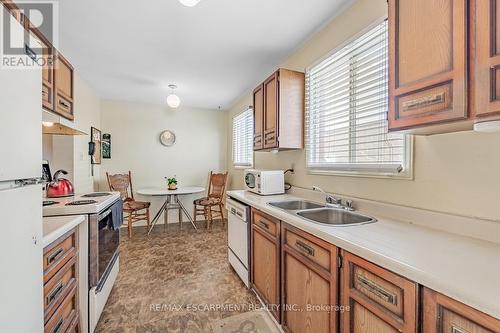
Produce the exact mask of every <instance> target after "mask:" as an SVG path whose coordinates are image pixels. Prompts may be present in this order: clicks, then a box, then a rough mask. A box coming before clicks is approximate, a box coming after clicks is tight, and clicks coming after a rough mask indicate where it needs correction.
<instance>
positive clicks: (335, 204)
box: [312, 186, 354, 211]
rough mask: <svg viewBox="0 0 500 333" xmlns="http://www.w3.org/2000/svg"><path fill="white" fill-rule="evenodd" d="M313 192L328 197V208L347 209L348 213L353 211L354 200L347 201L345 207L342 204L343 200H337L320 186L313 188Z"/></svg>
mask: <svg viewBox="0 0 500 333" xmlns="http://www.w3.org/2000/svg"><path fill="white" fill-rule="evenodd" d="M312 189H313V191H318V192H321V193H323V194H324V195H326V206H328V207H335V208H340V209H345V210H348V211H353V210H354V207H353V202H352V200H346V202H345V205H344V204H342V199H340V198H336V197H334V196H333V195H331V194H328V193H326V192H325V190H323V189H322V188H321V187H319V186H313V187H312Z"/></svg>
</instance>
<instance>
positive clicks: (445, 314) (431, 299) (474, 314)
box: [422, 288, 500, 333]
mask: <svg viewBox="0 0 500 333" xmlns="http://www.w3.org/2000/svg"><path fill="white" fill-rule="evenodd" d="M423 294H424V295H423V316H422V321H423V332H426V333H438V332H443V333H444V332H452V333H493V332H494V333H499V332H500V320H497V319H495V318H492V317H490V316H488V315H486V314H484V313H482V312H479V311H477V310H475V309H472V308H470V307H468V306H466V305H464V304H462V303H460V302H457V301H455V300H453V299H451V298H448V297H446V296H444V295H442V294H440V293H437V292H435V291H433V290H431V289H428V288H424V291H423Z"/></svg>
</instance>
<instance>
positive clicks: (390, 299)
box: [356, 274, 397, 305]
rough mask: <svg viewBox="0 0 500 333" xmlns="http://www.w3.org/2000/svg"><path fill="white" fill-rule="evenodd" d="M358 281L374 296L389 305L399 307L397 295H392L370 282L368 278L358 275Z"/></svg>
mask: <svg viewBox="0 0 500 333" xmlns="http://www.w3.org/2000/svg"><path fill="white" fill-rule="evenodd" d="M356 279H357V280H358V282H359V283H360V284H361V285H362V286H363V287H364V288H365V289H366V290H368V291H369V292H370V293H372V294H374V295H375V296H377V297H378V298H380V299H382V300H383V301H385V302H387V303H391V304H393V305H397V295H395V294H393V293H391V292H390V291H388V290H386V289H384V288H382V287H381V286H379V285H378V284H376V283H375V282H373V281H370V280H368V279H367V278H366V277H364V276H362V275H359V274H357V275H356Z"/></svg>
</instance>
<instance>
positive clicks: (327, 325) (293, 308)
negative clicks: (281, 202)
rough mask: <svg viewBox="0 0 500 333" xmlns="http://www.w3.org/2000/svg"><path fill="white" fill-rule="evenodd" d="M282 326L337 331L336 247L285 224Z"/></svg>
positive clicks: (316, 332) (306, 332)
mask: <svg viewBox="0 0 500 333" xmlns="http://www.w3.org/2000/svg"><path fill="white" fill-rule="evenodd" d="M281 235H282V285H281V287H282V295H283V296H282V326H283V329H284V330H285V332H290V333H333V332H336V331H337V328H338V325H337V310H338V309H337V304H338V297H337V295H338V293H337V285H338V279H337V248H336V247H335V246H333V245H331V244H329V243H327V242H325V241H323V240H321V239H318V238H316V237H313V236H311V235H309V234H308V233H305V232H303V231H300V230H299V229H297V228H294V227H292V226H289V225H286V224H285V223H283V224H282V233H281Z"/></svg>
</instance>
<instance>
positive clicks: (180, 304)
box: [96, 221, 258, 333]
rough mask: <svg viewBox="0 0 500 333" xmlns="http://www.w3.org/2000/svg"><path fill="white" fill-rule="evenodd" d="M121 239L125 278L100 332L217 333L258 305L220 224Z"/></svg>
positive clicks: (173, 227) (110, 302)
mask: <svg viewBox="0 0 500 333" xmlns="http://www.w3.org/2000/svg"><path fill="white" fill-rule="evenodd" d="M122 236H123V237H122V241H121V255H120V273H119V275H118V278H117V282H116V284H115V286H114V287H113V290H112V292H111V295H110V297H109V299H108V303H107V304H106V307H105V309H104V312H103V314H102V316H101V319H100V321H99V324H98V326H97V329H96V333H114V332H116V333H118V332H119V333H128V332H134V333H167V332H168V333H171V332H172V333H174V332H175V333H178V332H179V333H181V332H190V333H191V332H193V333H195V332H212V329H211V326H210V323H211V322H213V321H215V320H218V319H221V318H226V317H228V316H232V315H236V314H238V313H241V312H246V311H248V310H252V309H253V307H256V306H258V301H257V298H256V297H255V296H254V294H253V293H252V292H250V291H249V290H248V289H246V287H245V286H244V284H243V283H242V282H241V281H240V279H239V278H238V276H237V275H236V273H235V272H234V271H233V270H232V269H231V267H230V266H229V263H228V261H227V231H226V226H224V227H223V226H222V225H221V223H220V221H216V223H214V226H213V229H212V230H210V231H207V230H206V229H205V228H204V226H202V225H201V224H200V229H199V231H198V232H196V231H194V229H193V228H192V227H190V225H189V224H184V225H183V226H182V230H179V227H178V225H169V226H168V228H167V230H166V232H165V231H164V227H163V226H162V225H160V226H157V227H156V228H155V229H154V230H153V232H152V233H151V235H150V236H149V237H148V236H147V235H146V230H145V227H136V228H134V236H133V238H132V240H128V238H127V237H126V233H125V232H123V234H122ZM216 306H219V308H214V307H216Z"/></svg>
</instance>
